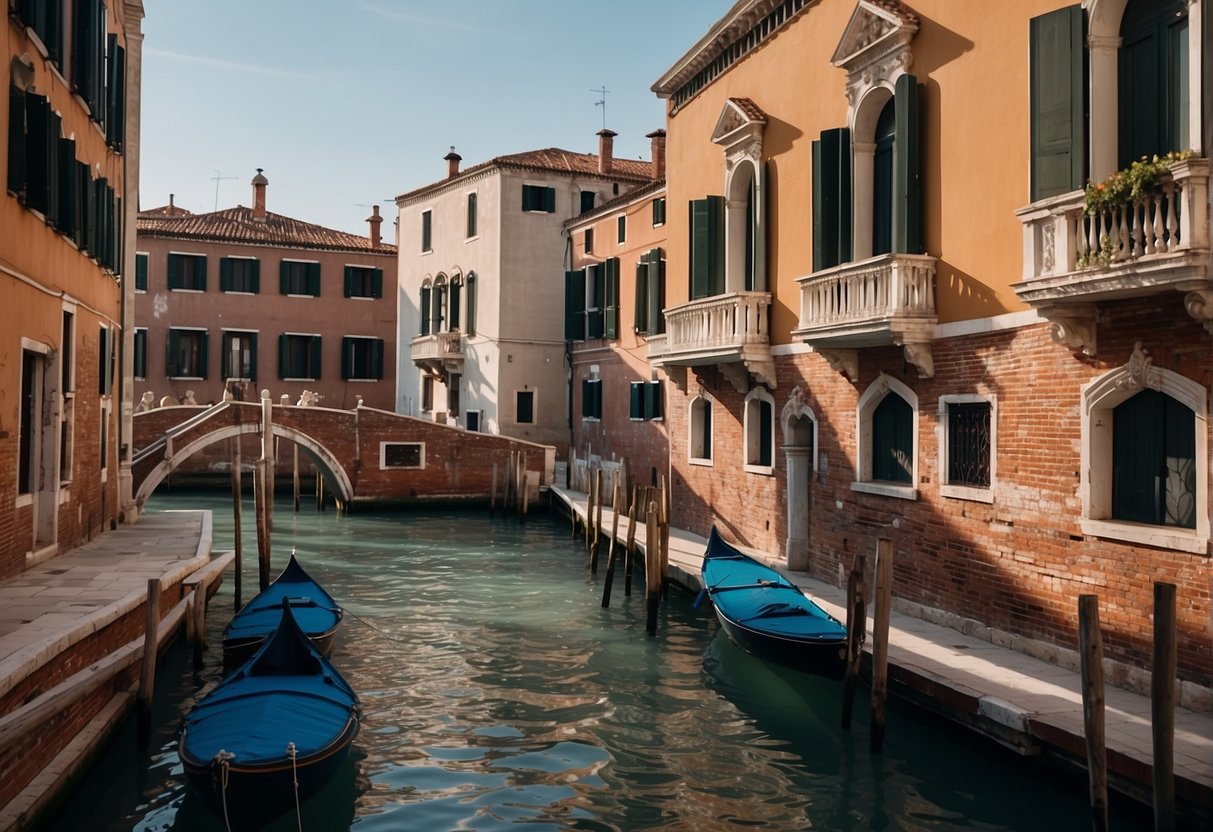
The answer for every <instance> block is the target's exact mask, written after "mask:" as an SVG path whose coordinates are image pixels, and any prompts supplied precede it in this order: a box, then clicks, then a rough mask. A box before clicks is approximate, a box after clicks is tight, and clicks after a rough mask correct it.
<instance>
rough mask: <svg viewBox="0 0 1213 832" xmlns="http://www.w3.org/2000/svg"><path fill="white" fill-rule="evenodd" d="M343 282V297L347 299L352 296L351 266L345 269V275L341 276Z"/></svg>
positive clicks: (352, 272)
mask: <svg viewBox="0 0 1213 832" xmlns="http://www.w3.org/2000/svg"><path fill="white" fill-rule="evenodd" d="M343 281H344V286H345V295H344V297H347V298H349V297H353V296H354V268H353V267H352V266H346V267H345V274H344V275H343Z"/></svg>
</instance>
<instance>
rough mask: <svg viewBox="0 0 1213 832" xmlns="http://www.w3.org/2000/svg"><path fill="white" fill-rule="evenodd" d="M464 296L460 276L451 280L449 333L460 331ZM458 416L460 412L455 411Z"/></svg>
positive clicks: (448, 306)
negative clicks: (460, 306)
mask: <svg viewBox="0 0 1213 832" xmlns="http://www.w3.org/2000/svg"><path fill="white" fill-rule="evenodd" d="M462 296H463V278H461V277H459V276H458V275H456V276H454V277H452V278H451V282H450V285H449V286H448V287H447V297H446V311H447V324H446V328H447V331H448V332H454V331H456V330H457V329H459V312H460V311H461V310H460V309H459V304H460V300H461V299H462ZM455 412H456V415H457V414H458V411H455Z"/></svg>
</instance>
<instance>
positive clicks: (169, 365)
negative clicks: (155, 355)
mask: <svg viewBox="0 0 1213 832" xmlns="http://www.w3.org/2000/svg"><path fill="white" fill-rule="evenodd" d="M180 340H181V335H180V333H178V332H177V330H175V329H170V330H169V331H168V340H166V341H165V350H164V371H165V374H166V375H167V376H168V377H169V378H172V377H173V376H179V375H181V368H180V367H178V366H177V354H178V348H179V342H180Z"/></svg>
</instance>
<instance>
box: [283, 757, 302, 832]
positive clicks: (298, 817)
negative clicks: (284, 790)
mask: <svg viewBox="0 0 1213 832" xmlns="http://www.w3.org/2000/svg"><path fill="white" fill-rule="evenodd" d="M286 755H287V756H288V757H290V758H291V780H292V781H293V785H294V786H295V822H296V824H297V825H298V828H299V832H303V813H302V812H301V811H300V810H299V769H298V768H297V767H296V760H295V744H294V743H293V742H288V743H287V744H286Z"/></svg>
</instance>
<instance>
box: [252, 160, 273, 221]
mask: <svg viewBox="0 0 1213 832" xmlns="http://www.w3.org/2000/svg"><path fill="white" fill-rule="evenodd" d="M261 171H262V168H257V175H256V176H254V177H253V221H254V222H265V186H266V185H268V184H270V180H268V179H266V178H265V177H264V176H262V175H261Z"/></svg>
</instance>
